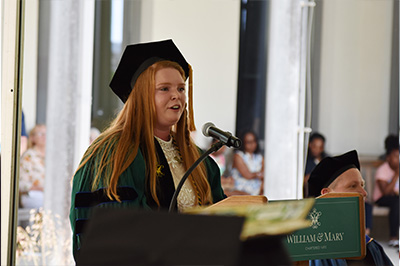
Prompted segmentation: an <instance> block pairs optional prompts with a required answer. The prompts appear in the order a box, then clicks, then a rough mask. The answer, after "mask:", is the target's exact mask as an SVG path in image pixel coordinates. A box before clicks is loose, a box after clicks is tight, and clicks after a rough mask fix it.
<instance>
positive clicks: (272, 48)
mask: <svg viewBox="0 0 400 266" xmlns="http://www.w3.org/2000/svg"><path fill="white" fill-rule="evenodd" d="M305 2H307V1H305ZM302 3H303V2H301V1H290V0H271V1H270V12H269V15H270V21H269V29H270V31H269V35H268V38H269V43H268V48H269V50H268V73H267V101H266V102H267V106H266V130H265V132H266V133H265V140H266V149H265V169H266V170H265V182H264V183H265V184H264V186H265V187H264V191H265V195H266V196H267V197H268V199H272V200H275V199H296V198H301V189H302V179H303V178H302V177H303V170H302V169H303V158H302V156H303V149H304V143H303V141H302V140H303V139H304V136H303V127H304V108H305V105H304V101H305V96H304V90H305V56H304V52H305V43H304V42H305V41H306V38H304V36H305V35H304V34H305V31H306V30H307V29H306V27H305V26H306V23H304V22H305V21H307V20H306V18H307V8H306V7H302V5H301V4H302ZM299 159H300V160H299ZM299 169H300V170H299Z"/></svg>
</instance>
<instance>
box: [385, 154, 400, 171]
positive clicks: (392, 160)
mask: <svg viewBox="0 0 400 266" xmlns="http://www.w3.org/2000/svg"><path fill="white" fill-rule="evenodd" d="M386 158H387V161H388V163H389V166H390V168H392V169H393V170H395V171H396V170H397V169H399V150H393V151H392V152H391V153H390V154H389V155H388V156H387V157H386Z"/></svg>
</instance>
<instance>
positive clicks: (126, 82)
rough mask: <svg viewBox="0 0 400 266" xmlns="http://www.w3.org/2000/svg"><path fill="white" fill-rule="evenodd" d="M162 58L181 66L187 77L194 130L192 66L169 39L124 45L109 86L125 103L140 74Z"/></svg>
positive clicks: (192, 128)
mask: <svg viewBox="0 0 400 266" xmlns="http://www.w3.org/2000/svg"><path fill="white" fill-rule="evenodd" d="M164 60H168V61H173V62H176V63H178V64H179V65H180V66H181V67H182V68H183V70H184V72H185V76H186V78H189V119H190V121H191V122H190V130H195V128H194V122H193V107H192V106H193V97H192V95H193V91H192V68H191V66H190V64H189V63H188V62H187V61H186V60H185V58H184V57H183V55H182V54H181V52H180V51H179V49H178V47H176V45H175V44H174V42H173V41H172V40H171V39H169V40H163V41H157V42H148V43H138V44H132V45H128V46H126V48H125V51H124V53H123V54H122V57H121V60H120V62H119V65H118V67H117V69H116V70H115V73H114V76H113V78H112V79H111V82H110V87H111V89H112V91H113V92H114V93H115V94H116V95H117V96H118V97H119V98H120V99H121V100H122V102H124V103H125V102H126V100H127V99H128V97H129V94H130V93H131V91H132V89H133V87H134V85H135V83H136V80H137V79H138V77H139V76H140V74H142V73H143V71H145V70H146V69H147V68H148V67H150V66H151V65H153V64H154V63H156V62H159V61H164Z"/></svg>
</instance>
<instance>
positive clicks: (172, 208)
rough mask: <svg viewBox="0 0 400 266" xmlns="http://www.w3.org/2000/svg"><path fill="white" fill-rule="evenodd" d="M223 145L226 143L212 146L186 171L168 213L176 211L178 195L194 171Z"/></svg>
mask: <svg viewBox="0 0 400 266" xmlns="http://www.w3.org/2000/svg"><path fill="white" fill-rule="evenodd" d="M223 145H224V143H222V142H217V143H215V144H213V145H212V146H211V148H210V149H208V150H207V151H206V152H205V153H203V154H202V155H201V156H200V157H199V159H197V160H196V161H195V162H194V163H193V165H192V166H191V167H190V168H189V169H188V170H187V171H186V173H185V174H184V175H183V177H182V179H181V181H180V182H179V184H178V186H177V187H176V190H175V193H174V195H173V196H172V199H171V203H170V205H169V210H168V212H172V211H174V210H175V207H176V202H177V199H178V194H179V192H180V191H181V189H182V186H183V183H185V181H186V179H187V178H188V177H189V175H190V174H191V173H192V172H193V170H194V169H195V168H196V167H197V166H198V165H199V164H200V163H201V162H202V161H203V160H204V159H205V158H206V157H207V156H208V155H210V154H211V153H213V152H216V151H217V150H219V149H220V148H221V147H222V146H223Z"/></svg>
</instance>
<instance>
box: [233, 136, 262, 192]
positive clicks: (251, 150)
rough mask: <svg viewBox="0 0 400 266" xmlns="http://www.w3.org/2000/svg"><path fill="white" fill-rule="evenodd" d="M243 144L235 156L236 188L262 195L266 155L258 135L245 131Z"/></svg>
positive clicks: (242, 138)
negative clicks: (260, 148) (262, 152)
mask: <svg viewBox="0 0 400 266" xmlns="http://www.w3.org/2000/svg"><path fill="white" fill-rule="evenodd" d="M240 139H241V140H242V146H241V147H240V149H239V151H237V152H236V153H235V155H234V156H233V165H232V177H233V179H234V180H235V190H238V191H242V192H245V193H247V194H249V195H262V194H263V184H264V156H263V155H262V154H261V153H260V151H259V144H258V138H257V135H256V134H255V133H254V132H253V131H245V132H244V133H243V134H242V137H241V138H240Z"/></svg>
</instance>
